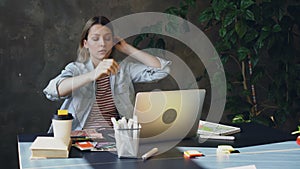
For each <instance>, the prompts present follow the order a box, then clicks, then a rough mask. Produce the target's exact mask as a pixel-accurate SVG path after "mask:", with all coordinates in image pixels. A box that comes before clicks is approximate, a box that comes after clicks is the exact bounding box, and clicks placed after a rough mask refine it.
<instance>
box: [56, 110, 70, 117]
mask: <svg viewBox="0 0 300 169" xmlns="http://www.w3.org/2000/svg"><path fill="white" fill-rule="evenodd" d="M57 114H58V115H59V116H66V115H68V110H58V111H57Z"/></svg>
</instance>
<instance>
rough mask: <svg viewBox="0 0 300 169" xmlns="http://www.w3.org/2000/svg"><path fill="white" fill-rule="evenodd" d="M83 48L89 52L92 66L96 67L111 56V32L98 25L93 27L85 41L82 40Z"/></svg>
mask: <svg viewBox="0 0 300 169" xmlns="http://www.w3.org/2000/svg"><path fill="white" fill-rule="evenodd" d="M84 47H85V48H87V49H88V50H89V53H90V56H91V59H92V61H93V63H94V65H97V64H98V63H99V62H100V61H101V60H103V59H106V58H108V57H109V55H110V54H111V50H112V47H113V35H112V32H111V30H110V29H109V28H108V27H106V26H103V25H100V24H96V25H93V26H92V27H91V28H90V30H89V34H88V37H87V40H84Z"/></svg>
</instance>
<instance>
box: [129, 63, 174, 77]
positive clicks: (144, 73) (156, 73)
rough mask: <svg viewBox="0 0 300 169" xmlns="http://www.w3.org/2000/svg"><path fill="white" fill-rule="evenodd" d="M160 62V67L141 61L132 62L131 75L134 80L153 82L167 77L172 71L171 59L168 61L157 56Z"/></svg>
mask: <svg viewBox="0 0 300 169" xmlns="http://www.w3.org/2000/svg"><path fill="white" fill-rule="evenodd" d="M156 58H157V59H158V60H159V62H160V64H161V67H160V68H154V67H150V66H146V65H144V64H141V63H132V64H131V65H130V68H129V69H130V75H131V79H132V80H133V82H153V81H158V80H160V79H163V78H165V77H166V76H167V75H168V74H169V73H170V67H169V65H170V64H171V61H167V60H165V59H162V58H160V57H156Z"/></svg>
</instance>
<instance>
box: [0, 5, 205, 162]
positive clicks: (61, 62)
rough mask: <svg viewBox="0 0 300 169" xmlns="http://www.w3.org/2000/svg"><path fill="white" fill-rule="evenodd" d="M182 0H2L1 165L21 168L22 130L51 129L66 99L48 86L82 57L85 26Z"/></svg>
mask: <svg viewBox="0 0 300 169" xmlns="http://www.w3.org/2000/svg"><path fill="white" fill-rule="evenodd" d="M179 2H180V1H179V0H175V1H174V0H173V1H161V0H151V1H149V0H129V1H125V0H51V1H50V0H49V1H48V0H22V1H19V0H1V1H0V30H1V33H0V39H1V41H0V81H1V83H0V131H1V136H2V137H3V138H1V146H0V149H1V153H0V154H1V155H0V156H1V157H0V163H1V165H3V164H4V165H5V166H6V167H5V168H18V158H17V154H18V153H17V141H16V140H17V134H22V133H42V132H46V131H47V129H48V127H49V124H50V119H51V115H52V114H53V113H54V112H55V111H56V110H57V109H58V108H59V107H60V104H61V103H60V102H51V101H49V100H47V99H46V98H45V96H44V94H43V93H42V90H43V88H44V87H45V86H46V85H47V83H48V82H49V80H50V79H51V78H53V77H54V76H56V75H57V74H58V73H59V72H60V70H61V69H62V68H63V67H64V66H65V65H66V64H67V63H68V62H70V61H72V60H74V59H75V58H76V49H77V44H78V40H79V36H80V32H81V29H82V27H83V24H84V23H85V21H86V20H87V19H88V18H90V17H92V16H94V15H105V16H107V17H108V18H110V19H111V20H113V19H116V18H119V17H122V16H125V15H128V14H132V13H136V12H146V11H152V12H163V11H164V10H165V9H166V8H167V7H169V6H178V5H179ZM158 4H159V5H158ZM173 49H174V50H178V49H177V48H174V47H173ZM192 64H198V63H197V62H193V63H192ZM198 67H199V66H198ZM163 84H165V85H168V84H169V83H168V82H163ZM1 168H2V167H1Z"/></svg>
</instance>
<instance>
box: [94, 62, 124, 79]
mask: <svg viewBox="0 0 300 169" xmlns="http://www.w3.org/2000/svg"><path fill="white" fill-rule="evenodd" d="M118 70H119V64H118V63H117V62H116V61H115V60H114V59H103V61H101V62H99V64H98V65H97V67H96V68H95V69H94V70H93V71H92V72H91V76H92V79H93V80H97V79H100V78H102V77H105V76H110V75H112V74H116V73H117V72H118Z"/></svg>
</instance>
